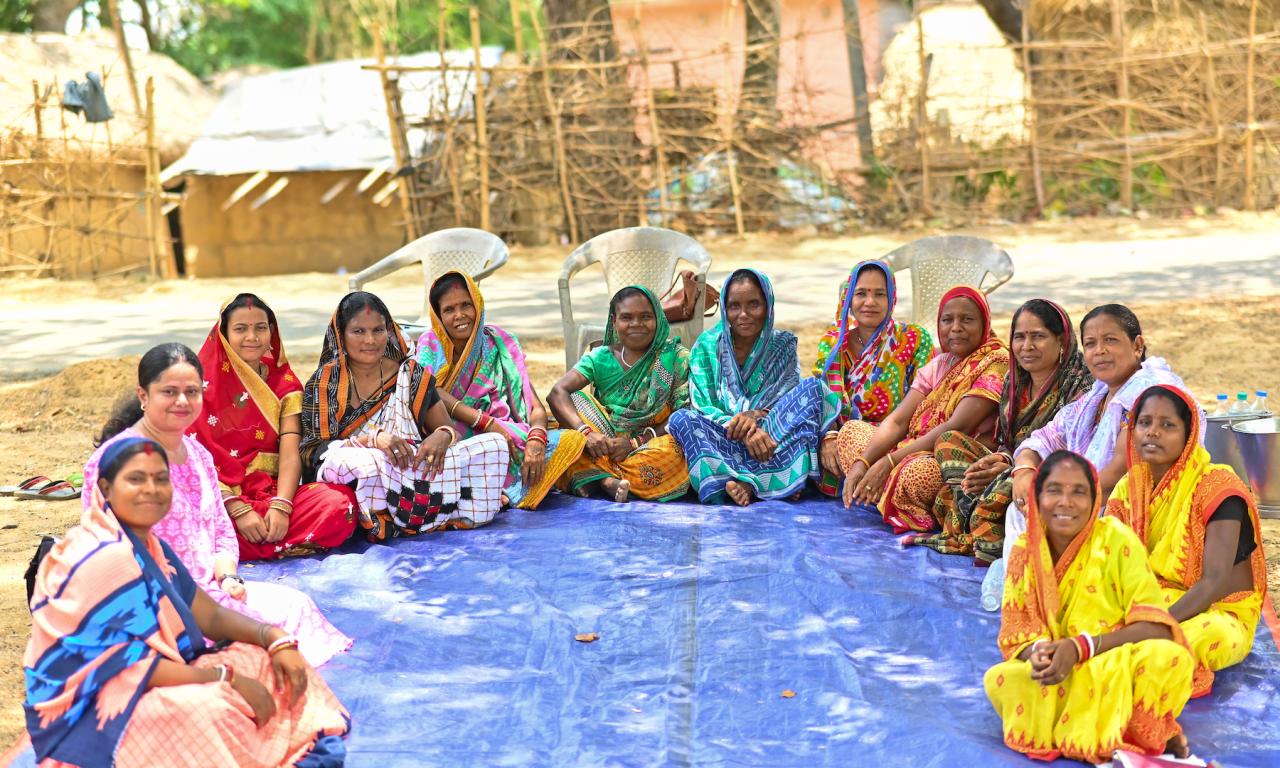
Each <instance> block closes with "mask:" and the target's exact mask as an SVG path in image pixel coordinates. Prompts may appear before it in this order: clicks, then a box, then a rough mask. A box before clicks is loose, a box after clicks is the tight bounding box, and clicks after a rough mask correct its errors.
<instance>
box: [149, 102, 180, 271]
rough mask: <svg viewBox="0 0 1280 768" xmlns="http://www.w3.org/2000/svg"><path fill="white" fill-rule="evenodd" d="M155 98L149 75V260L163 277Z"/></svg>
mask: <svg viewBox="0 0 1280 768" xmlns="http://www.w3.org/2000/svg"><path fill="white" fill-rule="evenodd" d="M154 98H155V84H154V82H153V81H152V79H151V78H149V77H148V78H147V109H146V120H147V150H146V151H147V173H146V186H147V202H146V213H147V231H148V232H149V233H150V235H151V236H150V237H148V238H147V261H148V263H149V264H150V265H151V276H152V277H157V278H158V277H162V276H163V275H162V274H161V272H160V269H161V268H160V243H159V242H157V240H156V238H157V237H158V236H159V232H160V229H159V227H158V226H157V223H156V216H157V214H158V213H159V208H158V206H157V203H156V199H155V195H154V194H153V193H154V192H155V185H156V178H157V176H158V175H159V172H158V171H157V170H156V169H155V167H154V165H153V163H152V161H151V150H152V149H153V148H154V147H155V140H156V115H155V109H154ZM173 276H174V277H176V276H177V270H176V269H175V270H174V272H173Z"/></svg>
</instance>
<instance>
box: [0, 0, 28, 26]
mask: <svg viewBox="0 0 1280 768" xmlns="http://www.w3.org/2000/svg"><path fill="white" fill-rule="evenodd" d="M30 31H31V0H0V32H30Z"/></svg>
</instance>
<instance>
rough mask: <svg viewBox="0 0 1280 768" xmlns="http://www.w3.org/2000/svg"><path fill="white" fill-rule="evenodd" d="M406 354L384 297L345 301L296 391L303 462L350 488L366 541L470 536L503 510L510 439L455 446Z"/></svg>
mask: <svg viewBox="0 0 1280 768" xmlns="http://www.w3.org/2000/svg"><path fill="white" fill-rule="evenodd" d="M411 349H412V347H411V346H410V342H408V341H406V340H405V337H404V334H403V333H401V331H400V326H398V325H396V323H395V321H394V320H392V319H391V312H390V311H388V310H387V305H385V304H383V303H382V299H379V298H378V297H377V296H374V295H373V294H372V293H366V292H364V291H356V292H354V293H349V294H347V295H346V296H345V297H344V298H343V299H342V301H341V302H339V303H338V309H337V311H336V312H334V314H333V319H332V320H331V321H330V322H329V329H328V330H327V331H326V332H325V335H324V348H323V349H322V350H321V351H320V367H319V368H317V369H316V372H315V373H314V374H313V375H312V376H311V379H310V380H309V381H308V382H307V386H306V388H305V389H304V390H303V395H302V460H303V461H304V462H306V463H307V465H308V466H310V467H311V468H312V471H313V472H314V473H315V475H316V477H317V479H319V480H320V481H322V482H327V483H343V484H347V483H354V484H355V489H356V500H357V501H358V503H359V509H360V526H361V527H362V528H364V529H365V531H366V535H367V536H368V538H369V540H370V541H386V540H387V539H391V538H395V537H399V536H413V535H415V534H417V533H420V532H423V531H438V530H444V529H450V528H474V527H476V526H480V525H484V524H485V523H488V522H489V521H490V520H492V519H493V518H494V516H496V515H497V514H498V512H499V511H500V510H501V509H502V488H503V486H504V485H505V484H506V479H507V465H508V462H509V460H510V453H509V452H508V450H507V441H506V440H505V439H504V438H503V437H502V436H501V435H494V434H484V435H477V436H475V437H472V438H470V439H468V440H463V441H459V440H458V433H457V432H456V431H455V430H454V428H453V427H452V426H450V423H451V422H452V419H450V418H449V412H448V411H447V410H445V406H444V403H443V402H442V401H441V400H440V396H439V394H437V392H436V386H435V380H434V378H433V377H432V376H431V374H430V373H428V372H427V370H426V369H425V368H423V367H422V366H420V365H418V364H417V362H415V361H414V360H412V359H411V358H408V354H409V352H410V350H411Z"/></svg>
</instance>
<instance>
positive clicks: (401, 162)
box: [373, 24, 420, 242]
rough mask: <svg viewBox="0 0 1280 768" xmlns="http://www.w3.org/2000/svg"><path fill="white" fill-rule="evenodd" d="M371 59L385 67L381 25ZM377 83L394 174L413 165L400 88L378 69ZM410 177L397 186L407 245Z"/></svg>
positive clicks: (414, 228)
mask: <svg viewBox="0 0 1280 768" xmlns="http://www.w3.org/2000/svg"><path fill="white" fill-rule="evenodd" d="M373 55H374V58H376V59H377V60H378V64H379V65H380V66H381V65H384V64H386V61H387V51H386V47H385V44H384V42H383V40H382V25H381V24H374V25H373ZM378 79H379V81H380V82H381V84H382V104H383V108H384V109H386V111H387V132H388V133H389V134H390V135H391V153H392V155H393V156H394V157H395V163H396V172H399V171H400V170H401V169H402V168H406V167H408V166H409V165H411V164H412V163H413V160H412V158H410V157H409V148H408V147H407V146H405V144H406V138H405V128H404V115H403V114H402V113H401V112H400V107H399V101H400V99H399V86H398V84H397V83H396V82H393V81H392V79H391V74H390V72H389V71H388V70H385V69H380V70H379V71H378ZM412 178H413V175H412V174H410V175H408V176H405V177H404V180H405V183H403V184H399V185H397V188H398V192H399V199H400V214H401V215H402V216H404V232H405V238H406V241H407V242H412V241H414V240H417V239H418V236H419V234H420V233H419V232H418V217H417V216H416V215H414V214H415V213H416V211H415V210H414V205H413V189H412V187H413V183H412V181H411V179H412Z"/></svg>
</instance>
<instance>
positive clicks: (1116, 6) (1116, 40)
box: [1111, 0, 1133, 213]
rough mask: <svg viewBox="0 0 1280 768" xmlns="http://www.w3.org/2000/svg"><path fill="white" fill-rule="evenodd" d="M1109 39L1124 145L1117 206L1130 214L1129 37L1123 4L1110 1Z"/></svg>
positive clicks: (1131, 152) (1131, 203)
mask: <svg viewBox="0 0 1280 768" xmlns="http://www.w3.org/2000/svg"><path fill="white" fill-rule="evenodd" d="M1111 36H1112V43H1113V44H1114V45H1115V50H1116V54H1117V55H1118V56H1119V59H1120V60H1119V62H1118V63H1119V67H1118V68H1117V69H1116V96H1117V98H1118V101H1119V103H1120V108H1121V109H1122V110H1123V111H1122V112H1121V113H1120V139H1121V141H1123V142H1124V167H1123V168H1122V169H1121V176H1120V204H1121V205H1122V206H1124V209H1125V210H1126V211H1129V212H1130V213H1132V212H1133V147H1132V146H1130V144H1129V136H1130V135H1131V134H1132V133H1133V110H1131V109H1130V108H1129V62H1128V58H1129V35H1128V33H1127V32H1126V31H1125V24H1124V0H1111Z"/></svg>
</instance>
